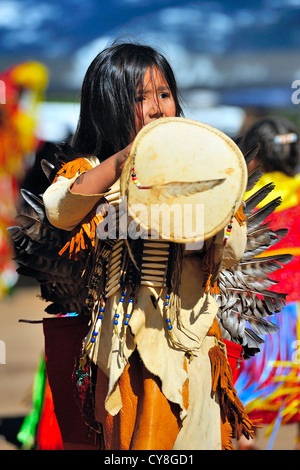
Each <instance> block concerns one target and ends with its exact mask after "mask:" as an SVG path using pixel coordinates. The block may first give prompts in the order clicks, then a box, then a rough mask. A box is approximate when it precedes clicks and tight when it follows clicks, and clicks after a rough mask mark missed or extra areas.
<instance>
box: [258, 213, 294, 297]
mask: <svg viewBox="0 0 300 470" xmlns="http://www.w3.org/2000/svg"><path fill="white" fill-rule="evenodd" d="M267 220H268V221H269V222H270V225H271V227H272V228H273V229H274V230H276V229H278V228H287V229H288V231H289V232H288V234H287V235H286V236H285V237H284V238H283V239H282V240H280V241H279V242H278V243H276V245H274V246H273V247H271V248H270V249H269V250H267V251H266V252H265V254H264V256H268V255H269V254H271V253H272V251H275V252H276V251H277V250H284V253H291V254H293V255H294V258H293V260H292V261H291V262H290V263H288V264H287V265H286V266H284V267H283V268H282V269H279V270H278V271H276V272H275V273H272V274H271V275H270V278H271V279H274V280H275V281H279V283H278V284H277V285H276V286H274V287H273V288H272V290H274V291H275V292H284V293H287V294H288V297H287V301H288V302H297V301H299V300H300V290H299V285H300V256H299V254H296V252H295V250H297V249H298V250H299V249H300V204H299V205H298V206H294V207H290V208H289V209H284V210H278V211H277V212H274V213H273V214H272V215H271V216H270V217H269V218H268V219H267ZM268 251H270V253H268Z"/></svg>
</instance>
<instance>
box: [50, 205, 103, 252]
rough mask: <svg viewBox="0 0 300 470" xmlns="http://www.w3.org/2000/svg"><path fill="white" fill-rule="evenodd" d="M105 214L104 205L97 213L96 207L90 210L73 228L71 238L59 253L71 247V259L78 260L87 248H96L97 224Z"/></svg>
mask: <svg viewBox="0 0 300 470" xmlns="http://www.w3.org/2000/svg"><path fill="white" fill-rule="evenodd" d="M105 215H106V212H105V209H104V207H103V205H101V212H97V213H96V208H94V209H93V210H92V211H91V212H89V213H88V215H87V216H86V217H85V218H84V219H83V220H82V221H81V222H80V224H79V225H77V227H75V228H74V230H72V232H71V237H70V240H69V241H68V242H67V243H66V244H65V246H64V247H63V248H62V249H61V250H60V252H59V255H60V256H61V255H62V254H63V253H64V252H65V251H66V250H68V249H69V259H74V260H75V261H76V260H78V259H79V258H80V257H81V256H83V253H84V252H85V250H91V249H94V248H95V243H96V230H97V225H98V224H99V223H100V222H101V221H102V220H103V219H104V217H105Z"/></svg>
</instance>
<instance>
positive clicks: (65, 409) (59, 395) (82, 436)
mask: <svg viewBox="0 0 300 470" xmlns="http://www.w3.org/2000/svg"><path fill="white" fill-rule="evenodd" d="M43 327H44V335H45V356H46V371H47V377H48V380H49V385H50V388H51V392H52V396H53V403H54V410H55V414H56V418H57V422H58V425H59V428H60V432H61V436H62V440H63V446H64V449H70V450H71V449H82V448H86V449H91V450H92V449H94V450H97V449H98V448H99V447H97V446H96V443H95V442H96V440H95V434H94V433H91V434H90V435H89V436H87V431H88V428H87V425H86V424H85V422H84V419H83V417H82V415H81V412H80V409H79V407H78V405H77V403H76V401H75V398H74V393H73V383H72V374H73V370H74V366H75V362H76V359H77V358H78V356H79V355H80V352H81V346H82V340H83V338H84V336H85V335H86V334H87V332H88V318H85V317H63V318H46V319H44V321H43Z"/></svg>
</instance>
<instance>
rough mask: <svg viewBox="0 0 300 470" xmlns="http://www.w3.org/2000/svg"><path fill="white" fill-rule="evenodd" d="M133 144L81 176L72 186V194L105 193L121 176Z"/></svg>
mask: <svg viewBox="0 0 300 470" xmlns="http://www.w3.org/2000/svg"><path fill="white" fill-rule="evenodd" d="M131 146H132V143H131V144H129V145H127V147H125V148H124V149H122V150H121V151H120V152H118V153H116V154H115V155H112V156H111V157H109V158H107V160H104V162H102V163H101V165H98V166H96V167H95V168H93V169H92V170H89V171H87V172H86V173H83V174H82V175H80V176H79V177H78V178H77V179H76V180H75V182H74V183H73V185H72V186H71V188H70V189H71V191H72V193H79V194H101V193H105V192H106V191H107V190H108V189H109V188H110V187H111V186H112V185H113V184H114V183H115V182H116V181H117V180H118V179H119V178H120V176H121V172H122V167H123V165H124V163H125V161H126V159H127V158H128V156H129V153H130V149H131Z"/></svg>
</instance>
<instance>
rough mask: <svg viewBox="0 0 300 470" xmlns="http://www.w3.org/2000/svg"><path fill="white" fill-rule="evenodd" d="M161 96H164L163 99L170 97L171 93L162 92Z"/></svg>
mask: <svg viewBox="0 0 300 470" xmlns="http://www.w3.org/2000/svg"><path fill="white" fill-rule="evenodd" d="M159 97H160V98H163V99H165V98H169V97H170V94H169V93H160V95H159Z"/></svg>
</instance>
